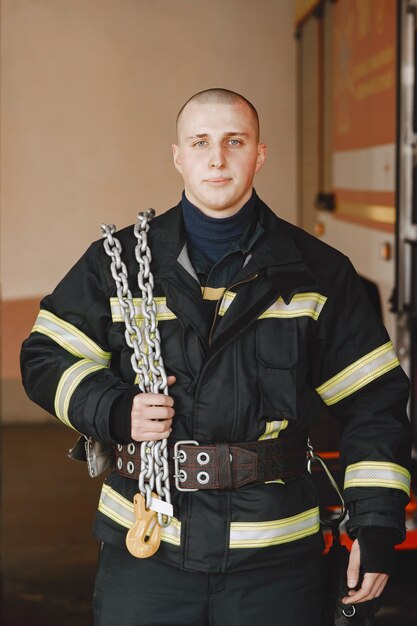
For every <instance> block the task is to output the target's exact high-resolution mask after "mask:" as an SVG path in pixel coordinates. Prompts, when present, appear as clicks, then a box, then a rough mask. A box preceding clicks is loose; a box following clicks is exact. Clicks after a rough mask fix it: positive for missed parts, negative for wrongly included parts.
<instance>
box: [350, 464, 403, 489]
mask: <svg viewBox="0 0 417 626" xmlns="http://www.w3.org/2000/svg"><path fill="white" fill-rule="evenodd" d="M410 482H411V476H410V472H409V471H408V470H407V469H406V468H405V467H402V466H401V465H397V463H389V462H387V461H361V462H360V463H353V465H348V467H347V468H346V473H345V484H344V489H349V488H352V487H389V488H391V489H401V491H404V492H405V493H406V494H407V495H408V496H410Z"/></svg>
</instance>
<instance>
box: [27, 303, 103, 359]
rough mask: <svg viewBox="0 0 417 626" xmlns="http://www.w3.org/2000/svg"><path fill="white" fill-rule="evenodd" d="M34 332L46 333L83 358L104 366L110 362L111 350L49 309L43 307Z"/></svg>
mask: <svg viewBox="0 0 417 626" xmlns="http://www.w3.org/2000/svg"><path fill="white" fill-rule="evenodd" d="M32 332H38V333H41V334H42V335H46V336H47V337H49V338H50V339H52V340H53V341H55V342H56V343H57V344H59V345H60V346H61V347H62V348H64V350H66V351H67V352H69V353H70V354H73V355H74V356H76V357H79V358H81V359H83V358H86V359H91V360H92V361H95V362H96V363H100V364H101V365H104V366H107V365H108V364H109V363H110V359H111V353H110V352H105V351H104V350H102V349H101V348H100V346H99V345H98V344H96V343H95V342H94V341H93V340H92V339H90V337H88V336H87V335H86V334H85V333H83V332H82V331H81V330H79V329H78V328H76V327H75V326H73V325H72V324H69V323H68V322H66V321H65V320H62V319H60V318H59V317H57V316H56V315H54V314H53V313H50V312H49V311H45V310H43V309H41V311H40V312H39V315H38V317H37V318H36V321H35V325H34V326H33V328H32Z"/></svg>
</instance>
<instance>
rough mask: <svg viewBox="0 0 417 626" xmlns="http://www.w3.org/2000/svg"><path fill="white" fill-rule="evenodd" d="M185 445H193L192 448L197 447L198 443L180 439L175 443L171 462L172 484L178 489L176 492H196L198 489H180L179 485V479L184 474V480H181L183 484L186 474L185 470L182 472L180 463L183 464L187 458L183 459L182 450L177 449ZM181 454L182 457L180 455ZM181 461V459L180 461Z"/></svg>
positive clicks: (183, 453)
mask: <svg viewBox="0 0 417 626" xmlns="http://www.w3.org/2000/svg"><path fill="white" fill-rule="evenodd" d="M185 445H193V446H198V445H199V443H198V441H194V440H185V439H182V440H180V441H177V443H176V444H175V445H174V455H173V457H172V458H173V461H174V482H175V487H176V488H177V489H178V491H198V489H187V487H181V484H180V478H181V477H183V476H184V474H185V478H183V481H182V482H185V481H186V480H187V474H186V472H185V470H182V469H181V468H180V463H181V462H182V463H184V461H185V459H186V458H187V457H185V458H184V456H183V455H185V452H184V450H180V449H179V447H180V446H185ZM181 453H182V455H181ZM181 459H183V460H182V461H181ZM181 472H182V473H181Z"/></svg>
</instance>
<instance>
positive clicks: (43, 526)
mask: <svg viewBox="0 0 417 626" xmlns="http://www.w3.org/2000/svg"><path fill="white" fill-rule="evenodd" d="M76 437H77V433H75V432H73V431H70V430H69V429H67V428H64V427H62V426H61V425H59V424H56V425H55V424H53V423H51V424H42V425H36V426H7V427H4V428H3V429H2V492H3V493H2V568H3V602H2V624H3V626H57V625H59V626H74V625H75V624H76V625H77V626H92V625H93V619H92V614H91V608H90V598H91V595H92V588H93V582H94V575H95V569H96V557H97V550H98V545H97V542H96V541H95V540H94V539H93V538H92V534H91V526H92V519H93V516H94V511H95V509H96V505H97V500H98V495H99V491H100V487H101V481H100V479H97V480H93V479H90V478H89V477H88V475H87V471H86V469H85V467H84V465H83V464H80V463H76V462H74V461H70V460H69V459H67V458H66V453H67V450H68V448H69V447H71V446H72V445H73V443H74V441H75V439H76ZM416 557H417V555H416V554H412V555H398V558H397V562H396V573H395V575H394V576H393V577H392V580H391V581H390V586H389V588H388V591H387V593H386V598H385V604H384V607H383V609H381V611H380V613H379V614H378V619H377V624H378V626H415V625H416V624H417V559H416Z"/></svg>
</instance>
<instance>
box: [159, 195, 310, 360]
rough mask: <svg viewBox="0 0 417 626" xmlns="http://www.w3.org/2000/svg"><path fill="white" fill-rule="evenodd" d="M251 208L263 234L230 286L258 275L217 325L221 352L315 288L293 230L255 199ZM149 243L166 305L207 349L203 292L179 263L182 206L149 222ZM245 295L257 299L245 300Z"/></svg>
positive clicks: (216, 339) (216, 340)
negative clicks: (267, 313)
mask: <svg viewBox="0 0 417 626" xmlns="http://www.w3.org/2000/svg"><path fill="white" fill-rule="evenodd" d="M255 208H256V211H257V215H258V220H259V223H260V225H261V226H262V228H263V229H264V231H265V232H264V233H263V235H262V236H261V237H259V239H258V240H257V241H256V243H255V245H254V246H253V248H252V250H251V254H252V258H251V259H250V261H249V263H247V265H246V266H245V267H244V268H242V270H241V271H240V272H239V274H238V276H237V277H236V279H235V280H234V283H236V282H242V283H243V282H244V281H245V279H246V278H248V277H250V276H253V275H254V274H258V278H257V279H256V283H257V285H256V289H255V291H253V288H254V286H255V285H254V284H253V282H250V283H247V285H242V286H241V287H240V289H239V294H238V297H236V298H235V300H234V302H233V304H232V305H231V306H230V308H229V310H228V311H227V314H226V315H225V316H224V317H223V318H222V319H221V320H220V321H219V322H218V324H217V325H216V330H215V333H214V335H213V346H212V349H213V348H215V347H216V348H217V346H218V349H221V346H222V345H224V343H222V342H224V340H225V338H226V337H227V338H233V337H234V336H236V334H238V333H239V332H241V330H242V329H243V327H245V326H247V325H248V323H250V322H251V321H252V320H253V319H256V317H257V316H258V315H259V314H260V313H261V312H263V311H264V310H265V308H267V307H268V306H269V305H270V304H272V303H273V302H274V301H275V300H276V299H277V298H278V297H279V296H281V297H282V298H283V300H284V301H285V303H286V304H288V303H289V302H290V300H291V298H292V296H293V295H294V294H295V293H297V292H300V291H303V290H313V289H315V288H316V286H317V285H316V281H315V280H314V279H313V277H312V276H311V275H310V274H309V272H308V270H307V267H306V265H305V262H304V259H303V255H302V253H301V251H300V250H299V248H298V247H297V245H296V243H295V241H294V237H293V235H292V232H291V231H292V230H293V228H294V227H292V226H291V225H290V224H288V223H287V222H285V221H284V220H281V219H280V218H278V217H277V216H276V215H275V214H274V213H273V212H272V211H271V209H269V208H268V207H267V205H266V204H265V203H264V202H262V200H260V199H259V198H257V202H256V205H255ZM149 242H150V246H151V250H152V256H153V261H152V270H153V273H154V276H155V279H156V281H157V282H159V283H160V284H161V286H162V288H163V290H164V292H165V294H166V297H167V306H168V307H169V308H170V309H171V310H173V311H174V313H176V314H177V315H178V316H179V317H180V318H181V319H183V320H184V321H186V322H188V323H189V324H190V325H191V326H192V327H193V329H194V330H195V332H196V333H197V335H198V336H199V337H200V339H201V341H202V343H203V345H205V346H206V348H207V347H208V346H207V341H208V335H209V332H210V329H209V328H208V327H207V321H206V320H205V317H204V315H203V312H202V307H203V299H202V294H201V288H200V285H199V284H198V282H197V280H196V279H195V277H193V276H192V275H191V274H190V273H189V272H187V270H186V269H185V268H184V267H183V265H182V264H181V263H180V262H179V260H178V259H179V257H180V254H181V251H182V250H183V248H184V245H185V233H184V226H183V218H182V208H181V203H179V204H178V205H177V206H176V207H174V208H173V209H171V210H170V211H167V212H166V213H164V214H162V215H160V216H159V217H158V218H157V219H156V220H155V221H154V222H153V223H152V225H151V228H150V231H149ZM249 291H251V293H252V295H253V296H254V297H255V300H254V298H253V297H248V296H249ZM214 344H216V345H214ZM212 349H210V352H212Z"/></svg>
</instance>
